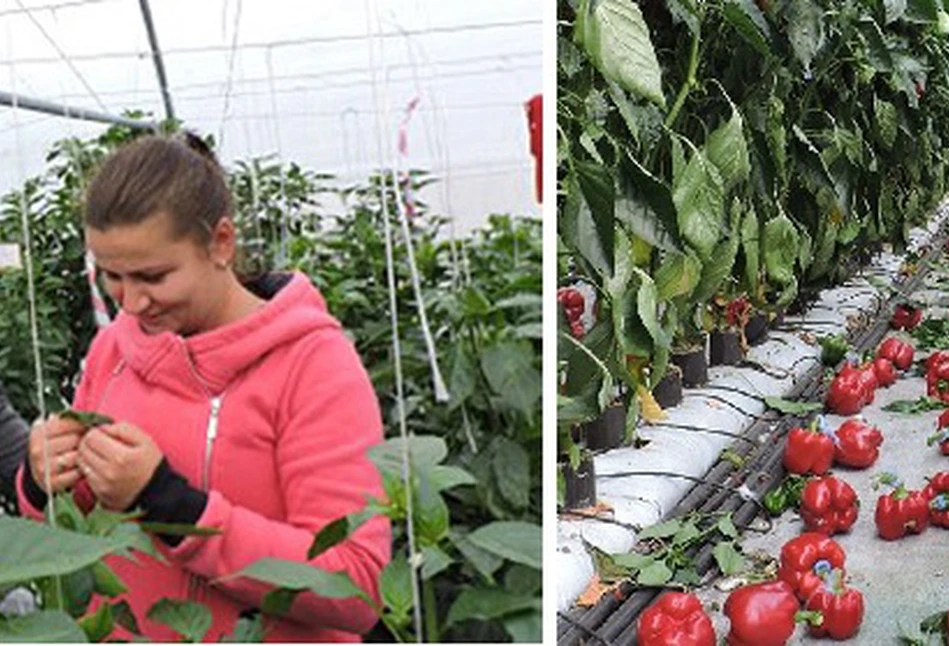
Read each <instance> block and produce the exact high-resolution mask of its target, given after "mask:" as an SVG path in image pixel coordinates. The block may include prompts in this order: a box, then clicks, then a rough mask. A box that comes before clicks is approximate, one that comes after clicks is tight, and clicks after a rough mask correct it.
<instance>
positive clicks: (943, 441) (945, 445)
mask: <svg viewBox="0 0 949 646" xmlns="http://www.w3.org/2000/svg"><path fill="white" fill-rule="evenodd" d="M947 427H949V410H946V411H943V413H942V415H940V416H939V421H938V422H937V423H936V432H935V433H933V434H932V435H930V436H929V437H928V438H926V445H927V446H932V445H933V444H936V443H937V442H938V443H939V452H940V453H942V454H943V455H949V428H947Z"/></svg>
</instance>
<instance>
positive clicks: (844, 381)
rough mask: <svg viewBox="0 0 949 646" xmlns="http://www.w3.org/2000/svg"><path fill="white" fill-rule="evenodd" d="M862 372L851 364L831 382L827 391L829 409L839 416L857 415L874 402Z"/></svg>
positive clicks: (842, 369)
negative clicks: (871, 401)
mask: <svg viewBox="0 0 949 646" xmlns="http://www.w3.org/2000/svg"><path fill="white" fill-rule="evenodd" d="M872 399H873V397H872V393H868V392H867V384H866V381H865V379H864V377H863V374H862V371H860V370H857V369H856V368H854V367H853V366H852V365H850V364H849V363H848V364H846V365H844V367H843V368H841V369H840V372H838V373H837V375H836V376H835V377H834V379H833V381H831V382H830V389H829V390H828V391H827V402H826V403H827V408H828V409H829V410H830V411H831V412H834V413H837V414H838V415H855V414H857V413H859V412H860V409H861V408H863V407H864V406H866V405H867V404H868V403H869V402H870V400H872Z"/></svg>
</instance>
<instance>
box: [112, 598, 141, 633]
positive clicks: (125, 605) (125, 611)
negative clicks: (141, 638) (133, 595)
mask: <svg viewBox="0 0 949 646" xmlns="http://www.w3.org/2000/svg"><path fill="white" fill-rule="evenodd" d="M112 619H113V620H114V621H115V624H116V625H117V626H122V628H124V629H125V630H127V631H129V632H130V633H132V634H133V635H141V634H142V631H141V629H140V628H139V627H138V619H136V618H135V613H133V612H132V606H130V605H129V602H128V601H119V602H118V603H113V604H112Z"/></svg>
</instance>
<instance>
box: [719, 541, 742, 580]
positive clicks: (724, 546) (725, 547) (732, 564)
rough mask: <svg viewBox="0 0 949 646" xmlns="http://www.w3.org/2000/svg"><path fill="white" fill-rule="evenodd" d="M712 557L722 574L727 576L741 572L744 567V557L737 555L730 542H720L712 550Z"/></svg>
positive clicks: (732, 543) (733, 545)
mask: <svg viewBox="0 0 949 646" xmlns="http://www.w3.org/2000/svg"><path fill="white" fill-rule="evenodd" d="M712 555H713V556H714V557H715V562H716V563H718V569H720V570H721V571H722V574H724V575H726V576H729V575H732V574H737V573H738V572H741V571H742V569H744V567H745V557H743V556H742V555H741V554H739V553H738V550H736V549H735V544H734V542H732V541H722V542H721V543H717V544H716V545H715V547H713V548H712Z"/></svg>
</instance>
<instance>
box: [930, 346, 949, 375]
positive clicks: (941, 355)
mask: <svg viewBox="0 0 949 646" xmlns="http://www.w3.org/2000/svg"><path fill="white" fill-rule="evenodd" d="M947 361H949V352H947V351H946V350H939V351H937V352H933V353H932V354H931V355H929V356H928V357H926V372H929V371H930V370H932V367H933V366H934V365H936V364H937V363H945V362H947Z"/></svg>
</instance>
